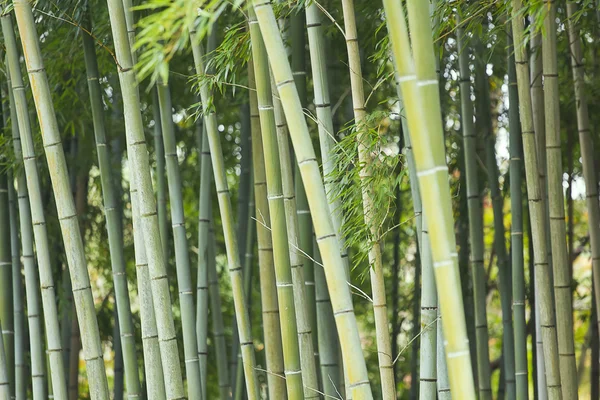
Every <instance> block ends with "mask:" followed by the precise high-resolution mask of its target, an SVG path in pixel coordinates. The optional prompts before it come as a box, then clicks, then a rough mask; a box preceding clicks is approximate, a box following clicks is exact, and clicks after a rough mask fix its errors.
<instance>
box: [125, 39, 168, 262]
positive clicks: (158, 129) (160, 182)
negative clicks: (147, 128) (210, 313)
mask: <svg viewBox="0 0 600 400" xmlns="http://www.w3.org/2000/svg"><path fill="white" fill-rule="evenodd" d="M134 33H135V32H134ZM134 37H135V36H134ZM158 90H159V89H158V85H157V86H156V87H155V88H154V89H153V90H152V114H153V116H154V130H153V131H152V139H153V143H154V156H155V157H156V169H155V170H154V175H155V176H154V179H155V180H156V208H157V211H158V230H159V232H160V240H161V244H162V249H163V254H164V255H165V260H168V257H169V256H168V255H169V222H168V219H167V218H168V215H167V181H166V179H165V146H164V143H163V131H162V125H163V123H164V122H163V120H162V118H161V115H160V100H159V95H158ZM166 123H168V121H167V122H166ZM175 262H177V261H175Z"/></svg>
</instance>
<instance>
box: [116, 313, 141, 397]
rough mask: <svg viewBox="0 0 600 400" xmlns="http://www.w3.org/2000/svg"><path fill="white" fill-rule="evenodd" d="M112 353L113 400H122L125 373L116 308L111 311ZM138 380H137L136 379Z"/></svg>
mask: <svg viewBox="0 0 600 400" xmlns="http://www.w3.org/2000/svg"><path fill="white" fill-rule="evenodd" d="M113 319H114V321H115V322H114V325H113V332H112V333H113V346H112V347H113V353H114V364H113V365H114V367H113V369H114V373H115V377H114V379H113V399H114V400H123V394H124V393H125V371H124V366H123V346H122V343H123V342H122V341H121V334H120V332H121V328H120V327H119V313H118V311H117V308H116V307H115V308H114V309H113ZM138 379H139V378H138Z"/></svg>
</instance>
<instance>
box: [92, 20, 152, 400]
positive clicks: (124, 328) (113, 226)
mask: <svg viewBox="0 0 600 400" xmlns="http://www.w3.org/2000/svg"><path fill="white" fill-rule="evenodd" d="M86 25H87V32H91V18H90V17H89V16H88V21H86ZM82 40H83V51H84V56H85V62H86V74H87V78H88V79H87V81H88V90H89V92H90V103H91V105H92V119H93V123H94V137H95V140H96V152H97V153H98V165H99V168H100V180H101V184H102V195H103V202H104V212H105V214H106V228H107V232H108V244H109V250H110V257H111V267H112V272H113V285H114V289H115V301H116V304H117V316H118V319H119V321H118V325H119V335H120V342H121V349H122V354H123V363H124V367H125V371H126V372H125V379H126V380H127V382H126V387H127V397H128V398H136V397H138V396H139V395H140V390H141V388H140V378H139V373H138V364H137V356H136V348H135V336H134V332H133V317H132V314H131V304H130V300H129V288H128V285H127V275H126V273H125V258H124V256H123V245H122V231H121V226H120V222H119V219H120V217H121V215H120V210H119V208H118V206H117V198H116V196H115V187H114V183H113V179H112V173H111V165H110V155H109V152H108V148H107V143H106V127H105V124H104V106H103V104H102V92H101V90H102V89H101V88H100V82H99V80H98V79H99V73H98V61H97V58H96V50H95V48H94V39H93V38H92V37H91V36H90V35H89V34H88V33H86V31H84V30H83V29H82Z"/></svg>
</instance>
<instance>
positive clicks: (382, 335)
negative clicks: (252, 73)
mask: <svg viewBox="0 0 600 400" xmlns="http://www.w3.org/2000/svg"><path fill="white" fill-rule="evenodd" d="M342 10H343V13H344V32H345V39H346V49H347V52H348V67H349V69H350V85H351V87H352V107H353V110H354V122H355V124H356V126H357V128H356V129H357V130H358V132H359V134H358V136H357V142H358V160H359V162H360V164H361V167H360V172H359V176H360V180H361V190H362V204H363V209H364V220H365V224H366V225H367V227H368V228H369V232H370V240H371V243H370V244H369V246H370V249H369V264H370V269H369V274H370V277H371V291H372V294H371V296H372V298H373V313H374V315H375V333H376V336H377V358H378V360H379V374H380V376H381V393H382V396H383V399H384V400H385V399H395V398H396V384H395V381H394V368H393V355H392V342H391V340H390V330H389V324H388V316H387V304H386V296H385V281H384V276H383V259H382V250H381V243H382V242H381V237H380V236H379V228H380V227H379V226H375V225H374V221H373V219H372V218H373V216H372V214H373V213H374V207H375V205H374V203H373V188H372V187H369V186H368V185H369V183H368V182H369V177H370V172H369V168H370V165H371V164H372V163H374V162H377V159H374V158H373V157H372V156H371V154H370V151H369V149H368V148H367V146H366V145H365V142H366V141H367V140H368V139H367V137H368V133H367V131H366V127H365V126H364V119H365V117H366V115H367V111H366V104H365V94H364V88H363V82H362V80H363V77H362V69H361V68H362V67H361V62H360V49H359V47H358V34H357V30H356V18H355V15H354V0H342Z"/></svg>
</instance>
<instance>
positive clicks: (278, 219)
mask: <svg viewBox="0 0 600 400" xmlns="http://www.w3.org/2000/svg"><path fill="white" fill-rule="evenodd" d="M254 17H255V16H254V15H253V11H252V9H249V21H248V22H249V25H250V37H251V41H252V61H253V63H254V78H255V81H256V94H257V99H258V113H259V116H260V127H261V133H262V144H263V156H264V160H265V161H264V162H265V176H266V182H267V199H268V201H269V214H270V217H271V232H272V241H273V260H274V265H275V280H276V284H277V299H278V302H279V320H280V324H281V339H282V344H283V363H284V366H285V377H286V385H287V394H288V398H289V399H290V400H291V399H300V398H302V397H303V396H304V384H303V379H302V378H303V376H302V370H301V363H300V345H299V340H298V327H297V319H296V303H295V298H294V288H293V282H292V265H291V262H290V249H289V243H288V232H287V221H286V210H285V205H284V194H283V185H282V173H281V163H280V157H279V150H278V147H277V145H278V143H277V133H276V127H275V114H274V111H273V98H272V92H271V79H270V74H269V66H268V63H267V62H266V61H267V56H266V50H265V46H264V43H263V41H262V37H261V33H260V30H259V28H258V26H257V22H256V19H255V18H254ZM299 306H305V305H303V304H301V305H299Z"/></svg>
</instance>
